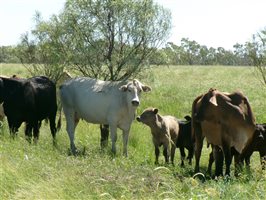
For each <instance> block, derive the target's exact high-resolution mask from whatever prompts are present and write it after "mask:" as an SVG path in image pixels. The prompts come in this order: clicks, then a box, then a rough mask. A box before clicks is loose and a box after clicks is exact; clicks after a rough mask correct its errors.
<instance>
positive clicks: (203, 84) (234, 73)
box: [0, 65, 266, 199]
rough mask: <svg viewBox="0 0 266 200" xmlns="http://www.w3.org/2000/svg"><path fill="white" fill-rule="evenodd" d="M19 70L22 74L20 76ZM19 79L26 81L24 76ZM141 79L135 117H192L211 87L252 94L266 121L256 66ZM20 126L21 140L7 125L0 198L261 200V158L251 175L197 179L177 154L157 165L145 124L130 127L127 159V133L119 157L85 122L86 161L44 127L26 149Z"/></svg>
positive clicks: (162, 70) (265, 176)
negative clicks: (148, 112) (155, 113)
mask: <svg viewBox="0 0 266 200" xmlns="http://www.w3.org/2000/svg"><path fill="white" fill-rule="evenodd" d="M20 70H21V71H20ZM18 72H19V73H20V74H22V75H23V76H27V73H26V71H25V69H24V68H22V67H21V66H18V65H16V66H15V67H10V65H1V66H0V73H1V74H5V75H12V74H14V73H18ZM22 75H21V76H22ZM141 77H142V78H140V80H141V81H142V82H144V83H146V84H148V85H150V86H151V87H152V89H153V90H152V92H151V93H147V94H143V96H142V99H141V100H142V101H141V105H140V107H139V108H138V114H139V113H141V112H142V110H143V109H145V108H146V107H150V106H153V107H157V108H159V112H161V113H162V114H171V115H174V116H176V117H178V118H182V117H183V116H185V115H187V114H190V110H191V103H192V101H193V100H194V98H195V97H196V96H198V95H199V94H201V93H203V92H206V91H207V90H208V89H209V88H210V87H213V88H217V89H219V90H222V91H228V92H231V91H234V90H237V89H240V90H242V91H243V92H244V94H245V95H247V96H248V98H249V101H250V103H251V106H252V108H253V111H254V113H255V116H256V119H257V122H266V114H265V111H266V101H265V98H266V88H265V86H263V85H261V83H260V82H259V80H258V79H257V78H256V77H255V76H254V72H253V69H252V68H248V67H223V66H208V67H203V66H193V67H188V66H170V67H155V68H152V69H150V70H147V71H146V72H145V74H143V75H142V76H141ZM23 132H24V128H23V127H21V128H20V131H19V134H18V137H17V138H15V139H14V140H13V139H11V138H10V136H9V131H8V126H7V122H6V121H5V122H4V124H3V127H2V128H1V129H0V197H1V199H221V198H222V199H264V198H265V196H266V172H265V171H264V172H263V171H262V170H261V167H260V163H259V154H258V153H257V152H256V153H254V154H253V156H252V158H251V173H248V172H247V171H244V172H243V174H242V175H241V176H240V177H239V178H235V177H234V176H233V174H234V167H233V165H232V166H231V169H232V177H231V178H230V179H225V178H219V179H218V180H211V179H208V180H207V181H205V182H201V181H199V180H195V179H193V178H192V175H193V170H194V160H193V165H192V166H189V165H188V164H187V163H186V164H185V165H186V166H185V168H181V167H180V155H179V150H177V151H176V157H175V166H171V165H169V166H165V165H164V164H163V160H164V159H163V157H162V155H161V157H160V163H161V165H160V166H155V165H154V148H153V144H152V141H151V134H150V130H149V128H148V127H146V126H144V125H142V124H139V123H137V122H136V121H134V122H133V124H132V127H131V132H130V138H129V147H128V148H129V149H128V152H129V156H128V158H125V157H123V156H122V134H121V131H119V133H118V142H117V150H118V153H117V156H115V157H113V156H112V154H111V147H110V146H111V145H110V141H109V146H108V147H107V148H106V149H104V150H101V149H100V133H99V128H98V126H97V125H92V124H87V123H86V122H84V121H81V122H80V124H79V125H78V127H77V130H76V145H77V147H78V148H79V149H82V148H85V154H84V155H82V156H77V157H74V156H69V155H68V149H69V139H68V136H67V133H66V131H65V122H64V121H63V128H62V130H61V131H60V132H59V133H58V135H57V143H58V145H57V147H53V146H52V137H51V135H50V131H49V128H48V125H46V124H45V123H43V126H42V128H41V133H40V140H39V142H38V144H37V145H33V144H31V145H30V144H28V143H27V142H26V141H25V139H24V133H23ZM209 152H210V149H207V148H206V145H205V146H204V149H203V155H202V158H201V171H202V172H204V173H205V171H206V168H207V163H208V154H209Z"/></svg>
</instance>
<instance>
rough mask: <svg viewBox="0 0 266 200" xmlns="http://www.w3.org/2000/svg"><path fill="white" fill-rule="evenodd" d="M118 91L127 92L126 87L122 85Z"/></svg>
mask: <svg viewBox="0 0 266 200" xmlns="http://www.w3.org/2000/svg"><path fill="white" fill-rule="evenodd" d="M119 90H121V91H123V92H125V91H127V85H122V86H121V87H120V88H119Z"/></svg>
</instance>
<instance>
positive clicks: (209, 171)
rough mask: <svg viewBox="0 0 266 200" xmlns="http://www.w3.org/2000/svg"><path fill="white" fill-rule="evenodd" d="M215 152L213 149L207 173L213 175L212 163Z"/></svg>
mask: <svg viewBox="0 0 266 200" xmlns="http://www.w3.org/2000/svg"><path fill="white" fill-rule="evenodd" d="M213 154H214V152H213V151H212V152H211V153H210V155H209V164H208V169H207V173H208V174H209V175H210V176H211V175H212V164H213V162H214V156H213Z"/></svg>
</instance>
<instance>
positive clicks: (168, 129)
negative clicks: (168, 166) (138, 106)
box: [137, 108, 179, 164]
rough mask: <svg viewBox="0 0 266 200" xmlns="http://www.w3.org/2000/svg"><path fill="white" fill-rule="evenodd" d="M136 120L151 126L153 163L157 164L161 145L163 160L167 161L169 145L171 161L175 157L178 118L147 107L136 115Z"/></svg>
mask: <svg viewBox="0 0 266 200" xmlns="http://www.w3.org/2000/svg"><path fill="white" fill-rule="evenodd" d="M137 121H139V122H142V123H144V124H146V125H147V126H149V127H150V128H151V134H152V141H153V144H154V147H155V164H158V158H159V154H160V150H159V147H160V146H161V145H163V148H164V150H163V155H164V158H165V162H166V163H168V162H169V152H170V147H171V162H172V163H173V162H174V157H175V148H176V146H175V141H176V139H177V137H178V132H179V125H178V120H177V119H176V118H175V117H173V116H169V115H168V116H162V115H160V114H159V113H158V109H157V108H147V109H145V110H144V111H143V113H142V114H141V115H140V116H138V117H137Z"/></svg>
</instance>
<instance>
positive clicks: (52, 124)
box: [49, 112, 56, 145]
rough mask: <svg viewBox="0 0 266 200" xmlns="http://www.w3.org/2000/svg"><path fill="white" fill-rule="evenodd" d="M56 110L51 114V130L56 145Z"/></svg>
mask: <svg viewBox="0 0 266 200" xmlns="http://www.w3.org/2000/svg"><path fill="white" fill-rule="evenodd" d="M55 117H56V112H55V113H53V114H51V115H50V116H49V124H50V131H51V134H52V137H53V144H54V145H56V125H55Z"/></svg>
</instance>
